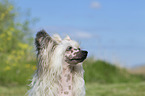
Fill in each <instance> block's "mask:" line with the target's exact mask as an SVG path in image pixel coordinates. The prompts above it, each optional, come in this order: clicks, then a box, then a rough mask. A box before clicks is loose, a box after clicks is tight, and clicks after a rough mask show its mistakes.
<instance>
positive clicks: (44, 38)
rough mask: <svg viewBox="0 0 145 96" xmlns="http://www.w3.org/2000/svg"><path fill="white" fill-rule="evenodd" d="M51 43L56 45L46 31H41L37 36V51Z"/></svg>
mask: <svg viewBox="0 0 145 96" xmlns="http://www.w3.org/2000/svg"><path fill="white" fill-rule="evenodd" d="M49 42H53V43H54V44H56V42H55V41H54V40H53V39H52V38H51V37H50V36H49V35H48V34H47V33H46V31H45V30H41V31H39V32H38V33H37V34H36V38H35V45H36V48H37V50H40V49H43V48H46V47H47V46H48V44H49Z"/></svg>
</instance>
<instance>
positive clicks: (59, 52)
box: [28, 35, 85, 96]
mask: <svg viewBox="0 0 145 96" xmlns="http://www.w3.org/2000/svg"><path fill="white" fill-rule="evenodd" d="M52 38H53V40H55V41H56V42H59V44H58V45H56V48H55V50H54V52H50V50H51V48H52V46H53V43H50V44H48V45H49V46H48V47H47V48H46V49H44V50H42V52H41V54H39V55H38V67H40V66H39V63H41V64H43V66H41V67H44V68H42V69H41V70H40V71H38V69H37V71H36V72H35V74H34V76H33V79H32V82H31V84H30V87H31V89H30V90H29V91H28V95H29V96H58V90H59V86H60V82H59V80H60V75H61V73H62V65H63V63H64V61H63V60H64V59H63V58H64V53H65V50H66V48H67V47H68V46H70V45H71V46H73V47H79V44H78V43H77V42H75V41H72V40H68V39H69V38H68V37H66V38H65V39H64V40H62V39H61V38H60V36H57V35H55V36H54V37H52ZM83 73H84V70H83V67H82V64H77V65H76V66H75V67H74V71H73V73H72V77H73V83H72V84H73V85H72V89H73V96H85V82H84V78H83Z"/></svg>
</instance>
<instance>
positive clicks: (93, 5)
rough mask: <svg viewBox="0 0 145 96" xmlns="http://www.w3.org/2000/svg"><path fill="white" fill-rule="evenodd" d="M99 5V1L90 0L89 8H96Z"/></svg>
mask: <svg viewBox="0 0 145 96" xmlns="http://www.w3.org/2000/svg"><path fill="white" fill-rule="evenodd" d="M100 7H101V5H100V3H99V2H92V3H91V8H94V9H98V8H100Z"/></svg>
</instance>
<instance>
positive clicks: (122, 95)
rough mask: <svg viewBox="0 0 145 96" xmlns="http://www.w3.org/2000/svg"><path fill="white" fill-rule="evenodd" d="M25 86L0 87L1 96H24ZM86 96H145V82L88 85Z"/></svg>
mask: <svg viewBox="0 0 145 96" xmlns="http://www.w3.org/2000/svg"><path fill="white" fill-rule="evenodd" d="M26 92H27V87H25V86H15V87H5V86H0V96H24V94H25V93H26ZM86 96H145V82H141V83H122V84H121V83H120V84H104V85H101V84H98V83H87V84H86Z"/></svg>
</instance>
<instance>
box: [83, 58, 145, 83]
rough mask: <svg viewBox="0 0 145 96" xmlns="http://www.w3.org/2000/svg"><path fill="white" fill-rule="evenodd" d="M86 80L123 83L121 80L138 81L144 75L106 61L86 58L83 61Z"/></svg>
mask: <svg viewBox="0 0 145 96" xmlns="http://www.w3.org/2000/svg"><path fill="white" fill-rule="evenodd" d="M84 70H85V80H86V82H98V83H121V82H122V83H123V82H139V81H143V80H144V77H142V76H138V75H133V74H130V73H128V72H127V70H126V69H124V68H119V67H116V66H115V65H113V64H110V63H108V62H106V61H101V60H98V61H92V60H91V59H88V60H87V61H85V63H84Z"/></svg>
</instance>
